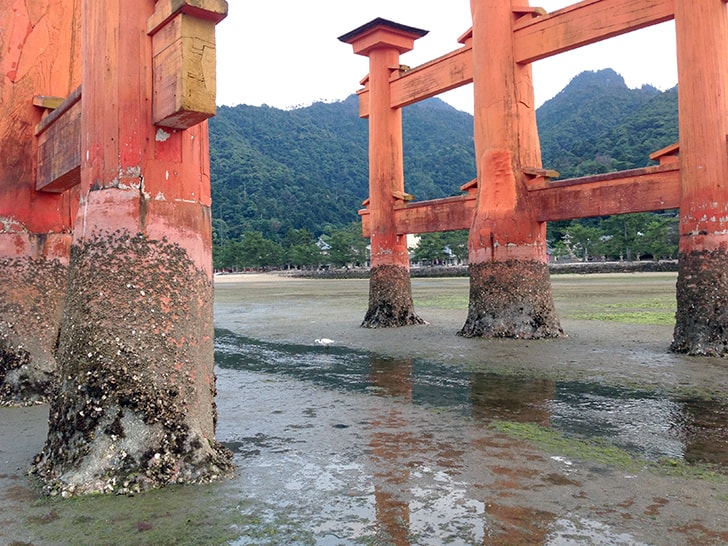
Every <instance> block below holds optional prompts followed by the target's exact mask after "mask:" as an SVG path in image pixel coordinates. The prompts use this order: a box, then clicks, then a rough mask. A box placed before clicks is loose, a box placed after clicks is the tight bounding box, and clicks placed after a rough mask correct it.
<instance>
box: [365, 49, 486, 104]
mask: <svg viewBox="0 0 728 546" xmlns="http://www.w3.org/2000/svg"><path fill="white" fill-rule="evenodd" d="M472 58H473V52H472V46H470V45H466V46H464V47H461V48H460V49H458V50H456V51H453V52H451V53H448V54H447V55H443V56H442V57H438V58H437V59H434V60H432V61H430V62H428V63H425V64H423V65H420V66H418V67H416V68H412V69H410V70H408V71H406V72H402V73H395V74H394V76H393V78H392V82H391V94H392V102H391V104H392V108H403V107H405V106H408V105H410V104H414V103H415V102H419V101H422V100H425V99H429V98H431V97H434V96H437V95H439V94H440V93H444V92H446V91H450V90H451V89H456V88H458V87H460V86H463V85H465V84H468V83H472V81H473V65H472ZM359 101H360V107H359V116H360V117H362V118H368V117H369V90H368V89H366V88H365V89H363V90H361V91H359Z"/></svg>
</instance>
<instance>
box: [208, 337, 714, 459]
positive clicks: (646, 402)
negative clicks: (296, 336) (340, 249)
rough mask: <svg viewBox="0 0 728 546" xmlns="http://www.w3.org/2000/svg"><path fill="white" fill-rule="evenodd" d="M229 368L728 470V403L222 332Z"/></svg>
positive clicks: (220, 353) (219, 340)
mask: <svg viewBox="0 0 728 546" xmlns="http://www.w3.org/2000/svg"><path fill="white" fill-rule="evenodd" d="M216 363H217V365H218V366H219V367H221V368H223V369H230V370H246V371H250V372H257V373H264V374H269V375H271V376H274V377H288V378H292V379H296V380H301V381H305V382H308V383H310V384H313V385H316V386H320V387H324V388H326V389H329V390H332V391H334V392H335V391H340V392H357V393H366V394H373V395H378V396H385V397H390V398H394V399H398V400H403V401H406V402H408V403H412V404H413V405H416V406H422V407H425V408H431V409H435V410H448V411H454V412H456V413H458V414H460V415H463V416H466V417H469V418H471V419H473V420H475V421H481V422H483V423H488V422H492V421H506V422H516V423H531V424H534V425H538V426H540V427H546V428H549V429H551V430H553V431H555V432H557V433H558V434H559V435H562V436H564V437H566V438H578V439H583V440H588V441H597V442H606V443H607V444H609V445H612V446H614V447H616V448H619V449H621V450H624V451H626V452H628V453H629V454H631V455H633V456H635V457H639V458H643V459H646V460H648V461H658V460H662V459H671V460H679V461H684V462H686V463H710V464H712V465H716V469H717V470H719V471H722V472H727V471H728V405H726V404H725V403H721V402H718V401H714V400H697V399H680V398H670V397H666V396H664V395H663V394H662V393H659V392H648V391H641V390H635V389H625V388H620V387H614V386H605V385H600V384H596V383H580V382H575V381H551V380H547V379H533V378H528V377H513V376H504V375H497V374H493V373H483V372H472V371H469V370H465V369H461V368H457V367H454V366H446V365H442V364H438V363H435V362H428V361H424V360H421V359H399V360H398V359H392V358H383V357H378V356H376V355H371V354H368V353H364V352H357V351H352V350H349V349H345V348H340V347H329V348H322V347H314V346H311V347H308V346H302V345H285V344H274V343H264V342H260V341H257V340H252V339H248V338H244V337H240V336H237V335H235V334H232V333H230V332H227V331H224V330H219V331H217V332H216Z"/></svg>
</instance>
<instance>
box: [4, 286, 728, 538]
mask: <svg viewBox="0 0 728 546" xmlns="http://www.w3.org/2000/svg"><path fill="white" fill-rule="evenodd" d="M675 281H676V276H675V274H673V273H649V274H648V273H632V274H605V275H554V276H552V284H553V293H554V300H555V304H556V308H557V312H558V314H559V317H560V320H561V325H562V327H563V329H564V331H565V333H566V334H567V336H566V337H564V338H561V339H555V340H538V341H525V340H504V339H498V340H484V339H466V338H462V337H459V336H457V335H456V332H457V331H458V330H459V329H460V328H461V327H462V325H463V323H464V321H465V318H466V315H467V304H468V301H467V294H468V279H467V278H442V279H413V281H412V293H413V298H414V303H415V310H416V311H417V313H418V314H419V315H420V316H421V317H422V318H423V319H424V320H426V321H427V322H428V323H429V324H427V325H420V326H409V327H404V328H396V329H374V330H371V329H365V328H361V327H360V324H361V321H362V319H363V317H364V314H365V312H366V307H367V296H368V281H366V280H364V279H360V280H356V279H350V280H345V279H340V280H308V279H300V278H286V277H281V276H279V275H275V274H250V275H230V276H219V277H216V291H215V299H216V303H215V324H216V328H217V331H216V366H217V377H218V398H217V404H218V411H219V422H218V431H217V436H218V439H219V440H220V441H221V442H223V443H224V444H225V445H227V446H228V447H229V448H230V449H231V450H232V451H233V453H234V461H235V465H236V476H235V478H234V479H232V480H228V481H225V482H220V483H216V484H211V485H205V486H176V487H170V488H167V489H163V490H160V491H153V492H149V493H143V494H139V495H136V496H133V497H87V498H79V499H70V500H65V499H60V498H49V497H42V496H40V494H39V493H38V489H37V488H36V486H35V485H34V484H33V483H32V482H31V481H30V480H29V478H28V477H27V476H26V474H25V471H26V470H27V467H28V466H29V465H30V462H31V460H32V457H33V455H34V454H35V453H37V451H38V450H40V448H41V447H42V444H43V441H44V438H45V431H46V426H45V419H46V417H47V408H46V407H44V406H37V407H32V408H2V409H0V413H1V415H0V438H2V441H1V442H0V543H2V544H14V545H21V544H34V545H56V544H63V545H65V544H69V545H71V544H73V545H77V544H89V545H90V544H149V545H151V544H233V545H246V544H321V545H335V544H336V545H338V544H395V545H404V544H407V545H410V544H411V545H415V544H553V545H556V544H656V545H660V544H676V543H683V544H725V543H727V542H728V515H727V514H728V361H726V360H723V359H713V358H694V357H686V356H683V355H675V354H672V353H670V352H668V347H669V344H670V341H671V336H672V318H673V317H674V312H675ZM321 337H327V338H331V339H333V340H334V344H333V345H332V346H330V347H328V348H324V347H320V346H316V345H314V343H313V340H314V339H316V338H321Z"/></svg>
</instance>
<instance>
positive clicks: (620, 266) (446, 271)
mask: <svg viewBox="0 0 728 546" xmlns="http://www.w3.org/2000/svg"><path fill="white" fill-rule="evenodd" d="M549 271H550V272H551V274H552V275H560V274H584V275H586V274H591V273H656V272H677V260H662V261H659V262H655V261H651V260H650V261H642V262H573V263H551V264H549ZM468 275H469V270H468V266H452V267H444V266H425V267H413V268H412V269H411V270H410V276H411V277H412V278H433V277H467V276H468ZM275 277H286V278H293V279H296V278H300V279H368V278H369V270H368V269H364V268H354V269H321V270H304V269H301V270H297V269H289V270H274V271H267V272H262V271H252V272H237V273H219V274H216V275H215V282H233V280H245V279H248V280H253V279H255V280H261V279H265V278H268V279H270V280H274V279H275Z"/></svg>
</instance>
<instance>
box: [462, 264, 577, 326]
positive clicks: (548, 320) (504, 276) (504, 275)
mask: <svg viewBox="0 0 728 546" xmlns="http://www.w3.org/2000/svg"><path fill="white" fill-rule="evenodd" d="M458 335H461V336H464V337H487V338H493V337H510V338H522V339H538V338H555V337H561V336H563V335H564V333H563V331H562V329H561V326H560V325H559V321H558V318H557V317H556V311H555V309H554V303H553V297H552V295H551V282H550V279H549V271H548V266H547V265H546V264H545V263H543V262H540V261H535V260H534V261H522V260H509V261H505V262H485V263H478V264H471V265H470V304H469V306H468V318H467V320H466V322H465V326H463V328H462V330H460V331H459V332H458Z"/></svg>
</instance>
